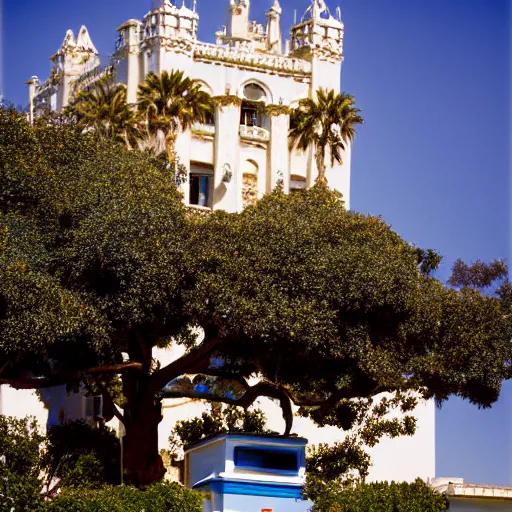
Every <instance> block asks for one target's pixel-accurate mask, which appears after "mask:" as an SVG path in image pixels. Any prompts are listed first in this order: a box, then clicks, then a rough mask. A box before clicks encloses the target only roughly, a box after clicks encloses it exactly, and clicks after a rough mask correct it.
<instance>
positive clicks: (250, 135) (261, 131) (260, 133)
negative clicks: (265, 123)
mask: <svg viewBox="0 0 512 512" xmlns="http://www.w3.org/2000/svg"><path fill="white" fill-rule="evenodd" d="M240 137H242V139H249V140H256V141H261V142H268V141H269V140H270V133H269V131H268V130H265V128H260V127H259V126H246V125H244V124H242V125H240Z"/></svg>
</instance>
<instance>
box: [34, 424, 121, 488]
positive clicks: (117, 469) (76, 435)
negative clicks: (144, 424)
mask: <svg viewBox="0 0 512 512" xmlns="http://www.w3.org/2000/svg"><path fill="white" fill-rule="evenodd" d="M47 438H48V447H47V451H46V453H45V454H44V456H43V464H44V466H45V469H46V471H47V473H48V475H49V477H50V479H51V478H53V477H57V478H62V479H63V482H62V483H63V485H64V486H70V487H81V486H82V487H83V486H96V485H98V484H100V485H104V484H109V485H117V484H119V483H120V480H121V461H120V459H121V448H120V444H119V439H118V438H117V437H116V434H115V433H114V431H113V430H111V429H109V428H106V427H104V428H102V429H98V428H94V427H92V426H91V425H89V424H88V423H86V422H85V421H82V420H79V421H71V422H68V423H63V424H62V425H54V426H52V427H50V428H49V429H48V433H47Z"/></svg>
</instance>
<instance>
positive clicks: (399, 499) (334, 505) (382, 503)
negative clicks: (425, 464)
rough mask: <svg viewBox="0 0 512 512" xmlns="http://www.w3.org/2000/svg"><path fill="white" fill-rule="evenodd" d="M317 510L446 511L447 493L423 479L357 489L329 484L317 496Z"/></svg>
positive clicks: (336, 511)
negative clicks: (439, 491) (436, 489)
mask: <svg viewBox="0 0 512 512" xmlns="http://www.w3.org/2000/svg"><path fill="white" fill-rule="evenodd" d="M314 501H315V506H314V507H313V512H445V511H446V510H448V509H449V504H448V500H447V499H446V497H445V496H444V495H441V494H439V493H437V492H436V491H434V490H433V489H432V488H431V487H429V486H428V485H427V484H426V483H425V482H423V481H422V480H416V482H414V483H411V484H409V483H395V482H391V483H388V482H380V483H371V484H361V485H358V486H356V487H354V488H351V487H340V486H338V487H335V486H329V487H327V488H326V489H325V490H324V491H323V492H321V493H319V494H318V495H317V496H316V497H315V500H314Z"/></svg>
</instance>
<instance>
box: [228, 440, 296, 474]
mask: <svg viewBox="0 0 512 512" xmlns="http://www.w3.org/2000/svg"><path fill="white" fill-rule="evenodd" d="M235 466H237V467H242V468H247V469H252V470H267V471H271V472H286V473H297V472H298V470H299V461H298V453H297V452H296V451H293V450H285V449H273V450H269V449H265V448H252V447H246V446H237V447H236V448H235Z"/></svg>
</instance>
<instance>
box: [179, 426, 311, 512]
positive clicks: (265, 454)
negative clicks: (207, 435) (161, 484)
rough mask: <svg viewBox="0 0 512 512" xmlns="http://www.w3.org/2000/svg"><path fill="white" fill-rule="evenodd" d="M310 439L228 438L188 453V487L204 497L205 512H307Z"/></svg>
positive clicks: (234, 436) (206, 444) (204, 442)
mask: <svg viewBox="0 0 512 512" xmlns="http://www.w3.org/2000/svg"><path fill="white" fill-rule="evenodd" d="M306 445H307V440H306V439H303V438H300V437H291V438H284V437H270V436H254V435H244V434H224V435H221V436H218V437H216V438H214V439H211V440H208V441H203V442H202V443H199V444H197V445H194V446H192V447H189V448H188V449H187V450H186V451H185V485H186V486H187V487H188V488H189V489H196V490H198V491H202V492H205V493H206V496H207V498H206V500H205V504H204V511H205V512H213V511H215V512H234V511H243V512H260V511H262V510H268V511H272V512H306V511H308V510H309V509H310V508H311V507H312V505H313V504H312V503H311V502H309V501H306V500H304V499H303V498H302V489H303V486H304V482H305V478H306Z"/></svg>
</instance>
